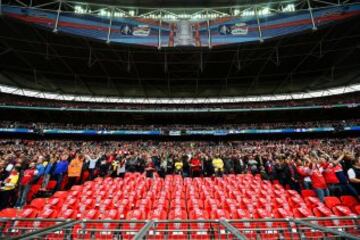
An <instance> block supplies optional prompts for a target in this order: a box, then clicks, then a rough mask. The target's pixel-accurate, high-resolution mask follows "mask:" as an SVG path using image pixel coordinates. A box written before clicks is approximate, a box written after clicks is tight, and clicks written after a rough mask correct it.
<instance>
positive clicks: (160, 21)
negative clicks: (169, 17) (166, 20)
mask: <svg viewBox="0 0 360 240" xmlns="http://www.w3.org/2000/svg"><path fill="white" fill-rule="evenodd" d="M159 15H160V20H159V36H158V38H159V39H158V42H159V45H158V49H161V25H162V11H161V10H160V12H159Z"/></svg>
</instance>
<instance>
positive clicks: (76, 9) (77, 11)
mask: <svg viewBox="0 0 360 240" xmlns="http://www.w3.org/2000/svg"><path fill="white" fill-rule="evenodd" d="M74 12H75V14H85V13H87V12H88V11H87V10H86V8H83V7H82V6H80V5H77V6H75V7H74Z"/></svg>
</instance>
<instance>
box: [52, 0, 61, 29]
mask: <svg viewBox="0 0 360 240" xmlns="http://www.w3.org/2000/svg"><path fill="white" fill-rule="evenodd" d="M61 6H62V0H60V1H59V7H58V10H57V14H56V21H55V26H54V30H53V31H54V32H57V31H58V24H59V18H60V13H61Z"/></svg>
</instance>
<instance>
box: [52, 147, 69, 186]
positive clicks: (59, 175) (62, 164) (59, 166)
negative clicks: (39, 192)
mask: <svg viewBox="0 0 360 240" xmlns="http://www.w3.org/2000/svg"><path fill="white" fill-rule="evenodd" d="M68 165H69V162H68V156H67V154H63V155H62V156H61V159H59V160H58V161H57V163H56V166H55V170H54V178H55V180H56V187H55V189H54V191H55V192H56V191H58V190H59V189H60V188H61V183H62V181H63V179H64V175H65V173H66V172H67V169H68Z"/></svg>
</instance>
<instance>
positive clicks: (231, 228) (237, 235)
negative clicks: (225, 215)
mask: <svg viewBox="0 0 360 240" xmlns="http://www.w3.org/2000/svg"><path fill="white" fill-rule="evenodd" d="M219 223H220V224H221V225H223V226H224V227H225V228H226V230H228V231H229V232H231V233H232V234H233V235H234V237H235V239H239V240H246V239H247V238H246V237H245V236H244V235H242V234H241V232H240V231H239V230H238V229H237V228H235V227H234V226H233V225H231V224H230V223H229V222H228V221H226V220H219ZM232 239H234V238H232Z"/></svg>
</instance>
